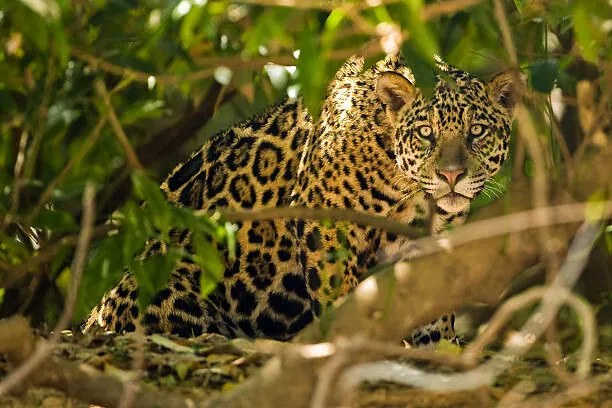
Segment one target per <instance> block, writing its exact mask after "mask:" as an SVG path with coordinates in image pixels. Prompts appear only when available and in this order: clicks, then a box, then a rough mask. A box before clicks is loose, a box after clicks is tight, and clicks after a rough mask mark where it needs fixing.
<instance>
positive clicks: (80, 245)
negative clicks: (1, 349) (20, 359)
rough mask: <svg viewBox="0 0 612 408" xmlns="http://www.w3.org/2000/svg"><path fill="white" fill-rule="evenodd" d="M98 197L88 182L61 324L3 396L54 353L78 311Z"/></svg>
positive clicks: (4, 385)
mask: <svg viewBox="0 0 612 408" xmlns="http://www.w3.org/2000/svg"><path fill="white" fill-rule="evenodd" d="M94 198H95V188H94V186H93V184H92V183H91V182H88V183H87V184H86V186H85V191H84V193H83V219H82V225H81V233H80V235H79V239H78V242H77V247H76V252H75V255H74V260H73V263H72V282H71V284H70V288H69V289H68V295H67V296H66V301H65V303H64V310H63V311H62V314H61V316H60V318H59V319H58V323H57V325H56V326H55V329H54V330H53V333H52V334H51V336H50V338H49V341H48V342H40V343H39V344H38V345H37V347H36V349H35V350H34V353H33V354H32V355H31V356H30V357H29V358H28V359H27V360H25V362H24V363H23V364H22V365H21V366H19V368H17V369H16V370H15V371H13V372H11V373H10V374H9V375H7V376H6V378H5V379H4V380H3V381H2V382H1V383H0V395H2V394H5V393H7V392H8V391H9V390H10V389H12V388H13V387H15V386H17V385H18V384H20V383H21V382H22V381H24V380H25V379H26V377H27V376H28V375H30V374H31V373H32V372H33V371H34V370H35V369H36V368H37V367H38V366H39V365H40V364H41V363H42V362H43V361H44V360H45V359H46V358H47V357H48V356H49V354H50V353H51V351H52V350H53V347H54V345H55V343H57V341H58V340H59V338H60V336H61V331H62V330H63V329H64V328H66V327H67V326H68V324H69V323H70V319H72V315H73V312H74V305H75V303H76V297H77V292H78V287H79V284H80V281H81V275H82V273H83V267H84V265H85V259H86V257H87V252H88V248H89V242H90V241H91V235H92V230H93V223H94V220H95V209H94Z"/></svg>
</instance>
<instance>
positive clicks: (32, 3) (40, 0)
mask: <svg viewBox="0 0 612 408" xmlns="http://www.w3.org/2000/svg"><path fill="white" fill-rule="evenodd" d="M19 1H21V2H22V3H23V4H25V5H26V6H28V7H29V8H30V9H32V10H33V11H35V12H36V13H38V14H40V16H41V17H44V18H45V19H51V20H55V19H57V18H58V17H59V14H60V9H59V6H58V4H57V1H56V0H19Z"/></svg>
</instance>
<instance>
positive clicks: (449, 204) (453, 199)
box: [436, 193, 471, 214]
mask: <svg viewBox="0 0 612 408" xmlns="http://www.w3.org/2000/svg"><path fill="white" fill-rule="evenodd" d="M470 201H471V200H470V199H469V198H467V197H465V196H463V195H461V194H457V193H449V194H447V195H445V196H444V197H440V198H439V199H438V200H437V201H436V204H437V205H438V207H440V208H441V209H443V210H444V211H446V212H447V213H451V214H452V213H458V212H460V211H465V210H467V209H468V208H469V206H470Z"/></svg>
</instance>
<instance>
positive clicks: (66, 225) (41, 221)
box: [34, 208, 79, 233]
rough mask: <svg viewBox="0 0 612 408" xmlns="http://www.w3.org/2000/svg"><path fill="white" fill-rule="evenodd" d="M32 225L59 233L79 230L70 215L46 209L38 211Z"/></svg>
mask: <svg viewBox="0 0 612 408" xmlns="http://www.w3.org/2000/svg"><path fill="white" fill-rule="evenodd" d="M34 225H36V227H38V228H41V229H47V230H49V231H54V232H60V233H61V232H73V231H78V230H79V226H78V224H77V223H76V221H75V220H74V218H73V216H72V214H70V213H68V212H66V211H62V210H48V209H46V208H45V209H42V210H41V211H40V213H39V214H38V217H36V220H35V221H34Z"/></svg>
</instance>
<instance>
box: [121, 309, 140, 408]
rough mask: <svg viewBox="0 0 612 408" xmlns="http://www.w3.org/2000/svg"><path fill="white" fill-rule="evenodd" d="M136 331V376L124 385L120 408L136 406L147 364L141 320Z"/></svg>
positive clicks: (135, 322) (133, 364)
mask: <svg viewBox="0 0 612 408" xmlns="http://www.w3.org/2000/svg"><path fill="white" fill-rule="evenodd" d="M134 324H135V326H136V330H135V331H134V336H135V342H134V345H135V346H136V352H135V355H134V359H133V361H132V369H133V370H134V372H135V373H136V374H134V375H133V376H131V377H130V378H129V380H128V381H126V382H125V383H124V384H123V393H122V394H121V397H120V398H119V402H118V403H117V407H118V408H129V407H131V406H132V404H134V402H135V399H136V398H137V391H138V388H139V383H140V380H141V378H142V369H143V367H144V363H145V332H144V328H143V327H142V324H141V323H140V320H138V319H136V320H135V321H134Z"/></svg>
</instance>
